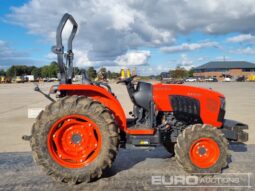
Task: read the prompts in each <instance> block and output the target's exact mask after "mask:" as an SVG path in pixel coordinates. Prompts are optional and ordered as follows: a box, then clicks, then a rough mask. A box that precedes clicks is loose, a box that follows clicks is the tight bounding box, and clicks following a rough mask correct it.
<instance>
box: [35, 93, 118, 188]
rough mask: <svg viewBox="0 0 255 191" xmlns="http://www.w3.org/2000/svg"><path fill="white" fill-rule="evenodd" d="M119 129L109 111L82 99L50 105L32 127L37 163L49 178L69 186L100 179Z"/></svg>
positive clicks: (114, 151)
mask: <svg viewBox="0 0 255 191" xmlns="http://www.w3.org/2000/svg"><path fill="white" fill-rule="evenodd" d="M118 144H119V140H118V129H117V127H116V125H115V122H114V119H113V117H112V115H111V114H110V112H109V110H108V109H107V108H105V107H104V106H103V105H102V104H100V103H98V102H96V101H93V100H91V99H89V98H86V97H83V96H70V97H65V98H63V99H60V100H59V101H57V102H55V103H52V104H50V105H49V106H47V107H46V109H45V110H44V111H43V112H41V113H40V115H39V116H38V117H37V119H36V122H35V123H34V125H33V128H32V138H31V147H32V151H33V156H34V159H35V160H36V162H37V163H38V164H39V165H41V166H43V168H44V169H45V170H46V171H47V173H48V174H49V175H51V176H52V177H54V178H55V179H57V180H59V181H61V182H68V183H72V184H76V183H80V182H89V181H91V180H92V179H96V178H99V177H101V175H102V173H103V171H104V170H105V169H106V168H107V167H110V166H111V165H112V162H113V160H114V159H115V156H116V154H117V150H118Z"/></svg>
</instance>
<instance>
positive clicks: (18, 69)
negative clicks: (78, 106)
mask: <svg viewBox="0 0 255 191" xmlns="http://www.w3.org/2000/svg"><path fill="white" fill-rule="evenodd" d="M84 72H86V73H87V76H88V77H89V78H90V79H95V78H96V77H97V75H98V73H99V72H100V73H103V74H105V75H106V76H107V78H108V79H115V78H118V77H119V76H120V74H119V73H116V72H111V71H110V70H108V71H107V70H106V68H101V69H100V70H99V71H98V72H97V71H96V69H95V68H94V67H88V68H87V70H85V69H80V68H78V67H74V75H81V74H82V73H84ZM58 73H59V67H58V64H57V63H56V62H51V63H50V64H49V65H45V66H42V67H36V66H26V65H14V66H11V67H10V68H8V69H7V70H6V71H5V70H0V76H7V77H12V78H13V77H16V76H23V75H34V77H35V79H37V78H57V76H58ZM164 73H168V74H169V76H170V77H171V78H176V79H183V78H187V77H192V76H193V71H192V70H186V69H184V68H182V67H179V66H177V68H176V69H175V70H170V71H168V72H164ZM153 77H156V78H158V77H160V75H153Z"/></svg>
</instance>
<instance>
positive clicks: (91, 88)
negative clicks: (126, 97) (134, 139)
mask: <svg viewBox="0 0 255 191" xmlns="http://www.w3.org/2000/svg"><path fill="white" fill-rule="evenodd" d="M58 91H60V92H65V93H66V95H68V96H71V95H83V96H86V97H90V98H91V99H93V100H96V101H98V102H100V103H102V104H103V105H104V106H105V107H106V108H108V109H109V110H110V111H111V112H112V114H113V115H114V117H115V120H116V122H117V125H118V127H119V128H120V130H122V131H124V132H126V131H127V123H126V121H127V119H126V115H125V112H124V110H123V108H122V106H121V104H120V102H119V101H118V100H117V99H116V97H115V96H114V95H113V94H112V93H110V92H109V91H107V90H106V89H105V88H103V87H100V86H96V85H83V84H60V85H59V86H58Z"/></svg>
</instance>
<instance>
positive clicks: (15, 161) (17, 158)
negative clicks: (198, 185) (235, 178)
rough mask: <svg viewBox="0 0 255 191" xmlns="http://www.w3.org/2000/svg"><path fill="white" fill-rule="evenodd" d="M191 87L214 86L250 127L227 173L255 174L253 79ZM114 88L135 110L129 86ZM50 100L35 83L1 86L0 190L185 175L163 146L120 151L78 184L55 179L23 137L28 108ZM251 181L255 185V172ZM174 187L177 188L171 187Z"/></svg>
mask: <svg viewBox="0 0 255 191" xmlns="http://www.w3.org/2000/svg"><path fill="white" fill-rule="evenodd" d="M50 85H52V83H43V84H41V85H40V86H41V88H42V90H45V91H46V92H47V91H48V89H49V87H50ZM189 85H195V86H203V87H207V88H209V87H210V88H212V89H214V90H216V91H220V92H222V93H223V94H225V96H226V98H227V114H226V118H229V119H234V120H238V121H241V122H243V123H247V124H248V125H249V128H250V129H249V131H248V132H249V142H248V143H249V145H248V147H247V148H246V147H245V146H243V145H238V146H232V155H233V156H232V162H231V163H230V165H229V168H228V169H226V170H225V171H224V173H237V172H239V173H249V172H250V173H255V172H254V171H255V163H254V161H255V152H254V151H255V146H254V144H255V129H254V128H255V127H254V126H255V117H254V116H255V97H254V96H255V83H189ZM112 88H113V91H114V93H115V94H116V95H117V97H118V98H119V99H120V102H121V104H122V106H123V107H124V108H125V112H126V114H128V112H129V111H130V110H132V104H131V102H130V100H129V98H128V96H127V92H126V89H125V87H124V86H123V85H116V84H112ZM48 103H49V101H48V100H47V99H45V98H44V97H43V96H41V95H40V94H39V93H37V92H34V91H33V84H0V173H1V176H0V190H66V189H67V190H68V189H69V190H73V189H75V190H76V189H77V190H102V189H104V190H120V189H124V188H125V190H126V189H127V190H162V189H166V188H165V187H164V186H163V185H160V186H155V185H152V184H151V176H152V175H162V176H167V175H173V174H174V175H185V173H184V172H183V171H182V169H180V168H179V167H178V165H177V164H176V162H175V159H174V157H171V156H170V154H168V153H167V152H166V151H165V150H164V149H163V148H161V147H159V148H157V149H155V150H152V151H146V150H120V152H119V155H118V157H117V159H116V161H115V163H114V165H113V168H112V169H111V170H110V171H109V172H108V174H107V175H106V176H105V177H104V178H102V179H100V180H99V181H97V182H93V183H90V184H87V185H86V184H81V185H78V186H76V187H67V186H66V185H63V184H57V183H55V182H52V180H51V179H50V178H48V177H47V176H45V174H44V173H42V172H41V170H40V169H39V168H38V167H36V166H35V165H34V163H33V161H32V157H31V154H30V147H29V144H28V142H25V141H22V140H21V136H22V135H24V134H30V130H31V126H32V124H33V122H34V119H28V118H27V110H28V109H29V108H43V107H45V106H46V105H47V104H48ZM251 184H252V185H253V184H254V175H253V174H252V175H251ZM173 189H177V188H172V189H171V190H173ZM232 189H234V188H232ZM243 189H244V190H246V188H243ZM251 189H253V190H254V188H251ZM195 190H197V189H195ZM202 190H204V189H202ZM210 190H214V189H213V188H212V189H210ZM222 190H223V189H222ZM224 190H225V189H224Z"/></svg>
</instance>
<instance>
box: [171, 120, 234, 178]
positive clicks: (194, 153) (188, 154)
mask: <svg viewBox="0 0 255 191" xmlns="http://www.w3.org/2000/svg"><path fill="white" fill-rule="evenodd" d="M175 156H176V159H177V162H178V163H179V164H180V165H181V166H183V168H184V170H185V171H187V172H189V173H203V174H207V173H208V174H209V173H219V172H221V170H222V169H223V168H225V167H226V166H227V165H228V160H229V157H230V155H229V154H228V141H227V140H226V138H225V137H224V136H223V134H222V133H221V132H220V131H219V130H218V129H216V128H214V127H212V126H211V125H202V124H196V125H192V126H190V127H188V128H186V129H184V131H183V132H182V134H180V135H179V136H178V138H177V143H176V145H175Z"/></svg>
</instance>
